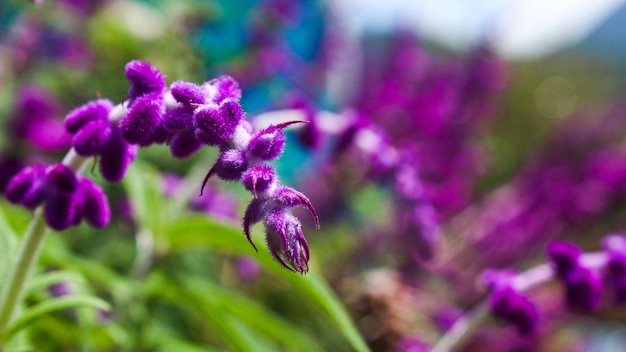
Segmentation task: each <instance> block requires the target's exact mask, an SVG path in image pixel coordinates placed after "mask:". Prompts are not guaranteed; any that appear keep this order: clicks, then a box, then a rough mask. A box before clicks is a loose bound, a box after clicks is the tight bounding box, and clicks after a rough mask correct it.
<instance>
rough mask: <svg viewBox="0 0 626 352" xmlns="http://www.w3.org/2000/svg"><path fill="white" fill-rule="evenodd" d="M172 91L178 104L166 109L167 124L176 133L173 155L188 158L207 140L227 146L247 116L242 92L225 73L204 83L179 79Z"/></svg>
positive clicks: (171, 143) (206, 142) (211, 143)
mask: <svg viewBox="0 0 626 352" xmlns="http://www.w3.org/2000/svg"><path fill="white" fill-rule="evenodd" d="M171 93H172V97H173V98H174V100H175V101H176V102H177V103H178V105H177V106H176V107H174V108H173V109H171V110H169V111H168V112H166V113H165V115H164V116H163V127H164V129H165V130H167V131H168V132H169V133H171V135H172V137H171V139H170V143H169V145H170V149H171V151H172V155H174V156H175V157H177V158H186V157H188V156H189V155H191V154H193V153H195V152H196V151H198V150H199V149H200V147H201V146H202V145H203V144H207V145H213V146H220V147H222V148H226V147H227V144H228V141H229V140H231V138H233V137H234V135H235V131H236V130H237V127H238V126H239V125H240V124H241V123H242V119H243V117H244V113H243V111H242V109H241V106H240V105H239V103H238V100H239V98H240V97H241V92H240V91H239V88H238V86H237V83H236V82H235V81H234V80H233V79H232V78H230V77H227V76H223V77H220V78H218V79H215V80H212V81H209V82H206V83H204V84H203V85H202V86H197V85H195V84H193V83H189V82H184V81H176V82H174V83H173V84H172V85H171Z"/></svg>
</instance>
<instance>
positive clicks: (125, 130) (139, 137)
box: [119, 94, 163, 144]
mask: <svg viewBox="0 0 626 352" xmlns="http://www.w3.org/2000/svg"><path fill="white" fill-rule="evenodd" d="M162 115H163V104H162V102H161V100H160V96H158V95H154V94H147V95H144V96H141V97H140V98H137V99H136V100H135V102H134V104H133V105H132V107H131V108H130V109H129V110H128V114H127V115H126V116H125V117H124V118H123V119H122V121H121V122H120V124H119V128H120V130H121V131H122V136H123V137H124V139H125V140H126V141H127V142H128V143H131V144H140V143H145V142H146V141H150V140H152V138H153V135H154V133H155V132H156V130H157V129H158V128H159V126H161V116H162Z"/></svg>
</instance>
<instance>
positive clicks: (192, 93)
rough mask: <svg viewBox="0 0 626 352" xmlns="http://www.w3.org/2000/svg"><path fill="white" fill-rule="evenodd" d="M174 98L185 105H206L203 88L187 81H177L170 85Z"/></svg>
mask: <svg viewBox="0 0 626 352" xmlns="http://www.w3.org/2000/svg"><path fill="white" fill-rule="evenodd" d="M170 90H171V92H172V96H173V97H174V99H176V101H177V102H179V103H181V104H184V105H191V104H204V103H205V101H206V99H205V96H204V91H203V90H202V88H201V87H199V86H197V85H195V84H193V83H190V82H185V81H176V82H174V83H172V84H171V85H170Z"/></svg>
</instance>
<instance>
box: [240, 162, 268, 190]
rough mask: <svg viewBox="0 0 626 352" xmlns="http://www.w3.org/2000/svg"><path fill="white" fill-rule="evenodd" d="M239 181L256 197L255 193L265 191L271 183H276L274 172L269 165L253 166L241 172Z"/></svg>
mask: <svg viewBox="0 0 626 352" xmlns="http://www.w3.org/2000/svg"><path fill="white" fill-rule="evenodd" d="M241 182H242V183H243V185H244V187H245V188H246V189H247V190H248V191H250V192H252V194H254V195H255V197H256V196H257V194H259V193H264V192H267V191H268V190H269V189H270V187H271V186H272V185H276V183H277V182H276V172H275V171H274V168H273V167H271V166H269V165H257V166H253V167H251V168H249V169H248V170H246V171H245V172H244V173H243V175H242V177H241Z"/></svg>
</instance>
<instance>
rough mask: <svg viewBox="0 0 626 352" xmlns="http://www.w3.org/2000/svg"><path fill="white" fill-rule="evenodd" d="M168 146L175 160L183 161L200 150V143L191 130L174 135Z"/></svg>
mask: <svg viewBox="0 0 626 352" xmlns="http://www.w3.org/2000/svg"><path fill="white" fill-rule="evenodd" d="M169 145H170V151H171V152H172V155H173V156H174V157H175V158H178V159H184V158H186V157H188V156H190V155H191V154H193V153H195V152H197V151H198V150H200V148H201V147H202V142H200V141H199V140H198V139H197V138H196V136H195V134H194V131H193V129H189V130H185V131H182V132H179V133H176V134H174V135H173V136H172V138H171V139H170V142H169Z"/></svg>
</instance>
